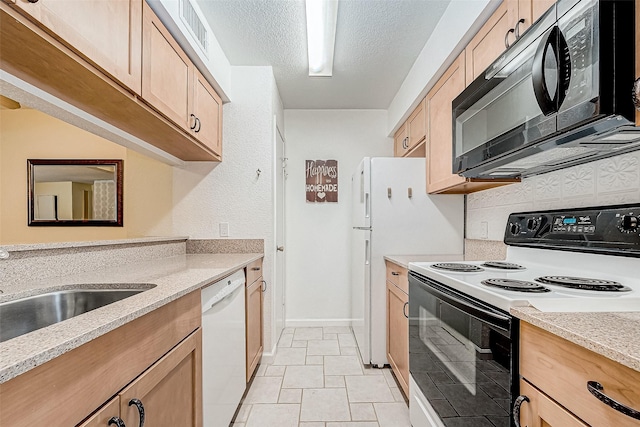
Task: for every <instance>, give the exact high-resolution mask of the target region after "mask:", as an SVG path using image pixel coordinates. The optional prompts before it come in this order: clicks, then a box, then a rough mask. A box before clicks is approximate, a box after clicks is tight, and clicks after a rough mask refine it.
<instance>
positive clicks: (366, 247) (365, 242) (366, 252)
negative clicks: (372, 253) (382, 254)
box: [364, 239, 369, 265]
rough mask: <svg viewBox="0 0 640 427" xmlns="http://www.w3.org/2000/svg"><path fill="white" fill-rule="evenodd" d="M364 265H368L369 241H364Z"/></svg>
mask: <svg viewBox="0 0 640 427" xmlns="http://www.w3.org/2000/svg"><path fill="white" fill-rule="evenodd" d="M364 265H369V239H366V240H365V241H364Z"/></svg>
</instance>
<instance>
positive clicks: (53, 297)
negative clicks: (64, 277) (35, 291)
mask: <svg viewBox="0 0 640 427" xmlns="http://www.w3.org/2000/svg"><path fill="white" fill-rule="evenodd" d="M151 287H153V285H148V287H147V288H145V289H71V290H65V291H58V292H49V293H46V294H40V295H35V296H32V297H28V298H21V299H17V300H14V301H8V302H5V303H2V304H0V342H3V341H6V340H9V339H11V338H15V337H17V336H20V335H23V334H26V333H29V332H32V331H35V330H36V329H40V328H44V327H46V326H49V325H53V324H54V323H58V322H62V321H63V320H66V319H70V318H72V317H74V316H77V315H79V314H82V313H86V312H87V311H91V310H95V309H96V308H100V307H104V306H105V305H107V304H111V303H113V302H116V301H120V300H122V299H124V298H127V297H130V296H132V295H136V294H139V293H140V292H144V291H146V290H147V289H150V288H151Z"/></svg>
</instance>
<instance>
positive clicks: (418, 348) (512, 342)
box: [409, 272, 518, 427]
mask: <svg viewBox="0 0 640 427" xmlns="http://www.w3.org/2000/svg"><path fill="white" fill-rule="evenodd" d="M517 332H518V325H517V319H515V318H513V317H511V316H510V315H509V314H508V313H505V312H503V311H500V310H498V309H496V308H494V307H491V306H489V305H487V304H484V303H482V302H480V301H477V300H474V299H472V298H471V297H468V296H466V295H464V294H461V293H459V292H457V291H455V290H453V289H451V288H448V287H446V286H443V285H440V284H438V283H436V282H434V281H433V280H431V279H428V278H426V277H423V276H421V275H418V274H416V273H414V272H411V273H410V275H409V370H410V373H411V377H412V380H413V384H415V385H416V386H417V387H416V388H417V390H415V392H416V393H419V394H418V395H417V396H419V397H416V398H415V399H414V398H413V397H414V396H413V395H414V391H413V390H412V392H411V394H412V400H411V403H412V404H413V403H414V401H415V402H420V405H419V406H421V407H422V408H423V410H425V411H427V412H428V414H424V417H423V416H420V417H417V416H416V417H415V418H416V419H414V417H413V416H412V423H413V425H414V427H440V426H443V425H447V426H449V425H451V426H458V425H459V426H496V427H509V426H513V421H512V420H511V416H510V415H511V407H512V403H513V399H514V397H515V396H518V381H517V375H518V368H517V345H518V343H517V341H518V340H517ZM423 402H424V403H423ZM424 419H431V420H434V422H435V423H434V422H430V423H425V422H424V421H419V420H424ZM429 424H431V425H429Z"/></svg>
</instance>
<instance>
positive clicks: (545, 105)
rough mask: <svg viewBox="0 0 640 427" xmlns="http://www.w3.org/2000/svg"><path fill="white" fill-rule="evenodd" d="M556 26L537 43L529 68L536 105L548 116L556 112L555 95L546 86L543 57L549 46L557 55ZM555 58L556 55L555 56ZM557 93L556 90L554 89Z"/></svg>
mask: <svg viewBox="0 0 640 427" xmlns="http://www.w3.org/2000/svg"><path fill="white" fill-rule="evenodd" d="M558 31H559V30H558V27H557V26H555V27H553V28H552V29H551V31H549V33H548V34H547V36H546V37H544V38H543V41H542V42H541V43H540V44H539V45H538V48H537V49H536V54H535V56H534V57H533V68H532V69H531V79H532V81H533V92H534V93H535V95H536V100H537V101H538V106H540V110H542V114H544V115H545V116H548V115H550V114H553V113H555V112H557V108H556V107H557V104H556V101H557V99H556V98H557V96H555V94H554V97H553V98H551V96H550V95H549V90H548V88H547V81H546V79H545V77H544V59H545V57H546V56H547V51H548V49H549V48H551V49H553V50H554V54H556V55H557V53H556V52H557V49H554V48H555V40H556V39H557V38H558ZM556 58H557V56H556ZM556 93H557V90H556Z"/></svg>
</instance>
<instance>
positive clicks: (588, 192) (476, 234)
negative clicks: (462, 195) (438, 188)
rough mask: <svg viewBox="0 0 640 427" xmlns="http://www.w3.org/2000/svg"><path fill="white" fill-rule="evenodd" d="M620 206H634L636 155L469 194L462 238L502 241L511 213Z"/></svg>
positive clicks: (638, 180) (639, 187) (639, 165)
mask: <svg viewBox="0 0 640 427" xmlns="http://www.w3.org/2000/svg"><path fill="white" fill-rule="evenodd" d="M624 203H640V151H636V152H632V153H628V154H623V155H620V156H616V157H609V158H606V159H602V160H598V161H595V162H591V163H586V164H582V165H578V166H573V167H571V168H567V169H561V170H557V171H554V172H550V173H546V174H543V175H536V176H532V177H528V178H524V179H523V180H522V182H520V183H517V184H511V185H506V186H503V187H498V188H494V189H490V190H485V191H480V192H477V193H472V194H469V195H468V196H467V219H466V226H467V229H466V238H467V239H488V240H502V239H503V237H504V229H505V226H506V223H507V218H508V217H509V214H510V213H512V212H520V211H530V210H546V209H564V208H575V207H585V206H606V205H617V204H624ZM485 222H486V231H487V232H486V235H485V233H484V229H485V225H484V223H485Z"/></svg>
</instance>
